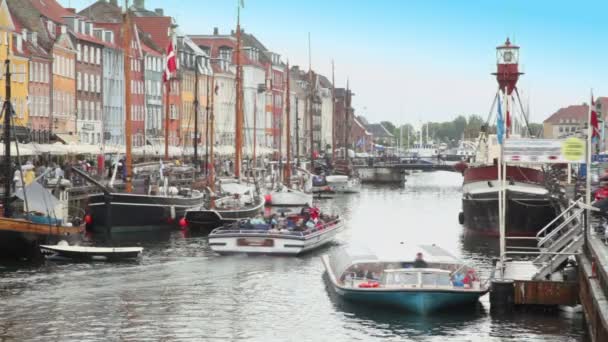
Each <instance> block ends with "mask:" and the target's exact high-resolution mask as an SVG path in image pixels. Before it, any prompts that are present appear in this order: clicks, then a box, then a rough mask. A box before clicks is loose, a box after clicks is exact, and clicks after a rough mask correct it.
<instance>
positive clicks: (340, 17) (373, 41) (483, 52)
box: [60, 0, 608, 124]
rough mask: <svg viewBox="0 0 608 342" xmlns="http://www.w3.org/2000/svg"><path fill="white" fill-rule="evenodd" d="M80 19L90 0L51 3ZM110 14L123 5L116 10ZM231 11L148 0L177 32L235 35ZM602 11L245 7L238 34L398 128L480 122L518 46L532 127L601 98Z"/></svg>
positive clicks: (579, 6)
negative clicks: (502, 52) (503, 56)
mask: <svg viewBox="0 0 608 342" xmlns="http://www.w3.org/2000/svg"><path fill="white" fill-rule="evenodd" d="M60 2H61V3H62V4H63V5H64V6H66V7H68V6H71V7H76V8H77V9H78V10H80V9H82V8H83V7H85V6H87V5H89V4H91V3H93V2H94V1H91V0H60ZM119 3H124V1H120V0H119ZM236 3H237V1H236V0H214V1H205V0H179V1H176V0H171V1H170V0H146V8H148V9H154V8H158V7H162V8H164V10H165V13H166V15H171V16H173V17H175V18H176V20H177V22H178V24H179V26H180V29H181V30H182V31H183V32H186V33H192V34H210V33H211V32H212V31H213V27H218V28H219V29H220V33H227V32H230V30H231V29H234V27H235V15H236ZM606 13H608V1H590V2H585V1H525V0H510V1H501V2H499V1H482V0H479V1H464V0H463V1H439V0H437V1H432V0H408V1H399V0H393V1H390V0H375V1H371V0H367V1H365V0H360V1H355V0H350V1H346V0H306V1H276V0H245V8H244V9H243V10H242V26H243V28H244V29H245V31H247V32H251V33H254V34H255V35H256V36H257V37H258V39H259V40H260V41H261V42H262V43H263V44H264V45H266V47H267V48H268V49H270V50H272V51H274V52H277V53H279V54H281V55H282V56H283V58H285V59H286V58H289V60H290V63H291V64H292V65H294V64H300V65H304V66H307V65H308V38H307V37H308V32H310V34H311V37H312V66H313V69H315V70H318V71H320V72H321V73H324V74H325V75H326V76H328V77H331V60H332V59H334V60H335V64H336V84H337V86H344V85H345V83H346V79H347V78H349V79H350V84H351V88H352V89H353V91H354V92H355V93H356V96H355V97H354V98H353V105H354V106H355V107H356V110H357V112H358V113H360V114H364V115H365V116H366V117H368V119H369V120H370V121H380V120H389V121H392V122H394V123H396V124H400V123H405V122H413V123H416V122H420V121H422V120H424V121H426V120H433V121H439V120H451V119H452V118H453V117H454V116H456V115H458V114H474V113H475V114H480V115H482V116H483V117H485V116H486V115H487V112H488V110H489V108H490V105H491V102H492V99H493V96H494V93H495V92H496V88H497V83H496V80H495V79H494V78H493V76H491V75H490V73H492V72H493V71H494V70H495V68H496V61H495V47H496V46H497V45H499V44H502V43H503V42H504V41H505V39H506V37H507V36H508V37H510V38H511V40H512V41H513V42H514V43H516V44H518V45H520V46H521V57H520V60H521V66H522V68H523V71H524V72H525V73H526V74H525V75H524V76H523V77H522V78H521V81H520V82H519V88H520V90H521V92H522V94H523V97H524V98H525V102H527V101H528V99H529V103H530V112H531V121H534V122H542V121H543V120H544V119H545V118H546V117H547V116H549V115H550V114H551V113H553V112H555V111H556V110H557V109H559V108H560V107H562V106H567V105H569V104H578V103H582V102H588V101H589V92H590V89H591V88H593V89H594V93H595V94H596V95H600V96H601V95H606V96H608V88H607V87H606V81H607V80H608V66H607V65H606V64H607V63H606V56H607V55H608V54H607V52H608V51H607V50H608V48H607V46H608V44H606V40H608V35H607V33H608V32H607V31H608V29H607V28H606V27H607V25H606V19H605V18H606Z"/></svg>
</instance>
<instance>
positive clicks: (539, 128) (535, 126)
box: [528, 122, 543, 138]
mask: <svg viewBox="0 0 608 342" xmlns="http://www.w3.org/2000/svg"><path fill="white" fill-rule="evenodd" d="M528 127H530V132H531V134H532V136H533V137H536V138H542V137H543V124H540V123H534V122H530V123H529V124H528Z"/></svg>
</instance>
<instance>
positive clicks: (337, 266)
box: [321, 245, 489, 315]
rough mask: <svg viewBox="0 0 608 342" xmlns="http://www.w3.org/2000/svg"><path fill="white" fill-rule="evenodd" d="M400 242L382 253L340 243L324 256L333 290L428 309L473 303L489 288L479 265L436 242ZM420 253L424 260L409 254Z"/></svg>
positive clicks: (350, 297)
mask: <svg viewBox="0 0 608 342" xmlns="http://www.w3.org/2000/svg"><path fill="white" fill-rule="evenodd" d="M399 247H401V248H398V253H396V254H390V253H387V252H386V251H385V252H384V255H383V254H377V253H373V252H371V251H370V250H368V249H365V248H338V249H336V250H334V251H333V253H332V254H331V255H323V256H322V257H321V258H322V261H323V265H324V266H325V270H326V271H327V274H328V279H329V281H330V282H331V285H332V288H333V290H334V291H335V292H336V293H337V294H338V295H340V296H342V297H343V298H344V299H346V300H350V301H354V302H360V303H364V304H370V305H377V306H392V307H396V308H399V309H402V310H405V311H409V312H414V313H417V314H422V315H427V314H430V313H433V312H436V311H440V310H442V309H446V308H450V307H462V306H465V305H473V304H475V303H476V302H477V301H478V299H479V297H481V296H482V295H484V294H486V293H487V292H488V290H489V287H488V285H487V282H484V283H482V282H481V280H480V279H479V278H478V277H477V274H476V273H475V270H473V269H472V268H471V267H469V266H467V265H465V264H463V262H462V261H460V260H459V259H458V258H456V257H454V256H453V255H451V254H450V253H449V252H447V251H445V250H444V249H442V248H440V247H438V246H435V245H421V246H415V247H414V248H412V249H409V251H408V250H407V249H403V248H402V246H399ZM418 253H423V254H422V255H424V262H423V264H422V265H420V264H417V263H415V262H414V260H413V259H409V260H408V259H407V257H412V256H414V255H417V254H418ZM415 266H419V267H415ZM420 266H422V267H420Z"/></svg>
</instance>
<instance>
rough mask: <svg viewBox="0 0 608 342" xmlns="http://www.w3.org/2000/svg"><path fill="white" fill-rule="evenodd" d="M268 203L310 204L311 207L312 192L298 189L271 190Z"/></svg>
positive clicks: (283, 204)
mask: <svg viewBox="0 0 608 342" xmlns="http://www.w3.org/2000/svg"><path fill="white" fill-rule="evenodd" d="M269 195H270V203H266V204H270V205H273V206H293V207H295V206H305V205H308V206H311V207H312V193H305V192H302V191H299V190H282V191H271V192H270V193H269Z"/></svg>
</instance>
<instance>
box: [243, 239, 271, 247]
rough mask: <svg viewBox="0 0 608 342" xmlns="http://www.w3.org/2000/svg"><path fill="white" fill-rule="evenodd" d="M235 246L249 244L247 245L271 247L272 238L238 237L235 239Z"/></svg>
mask: <svg viewBox="0 0 608 342" xmlns="http://www.w3.org/2000/svg"><path fill="white" fill-rule="evenodd" d="M236 244H237V246H249V247H273V246H274V240H273V239H263V238H240V239H237V240H236Z"/></svg>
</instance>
